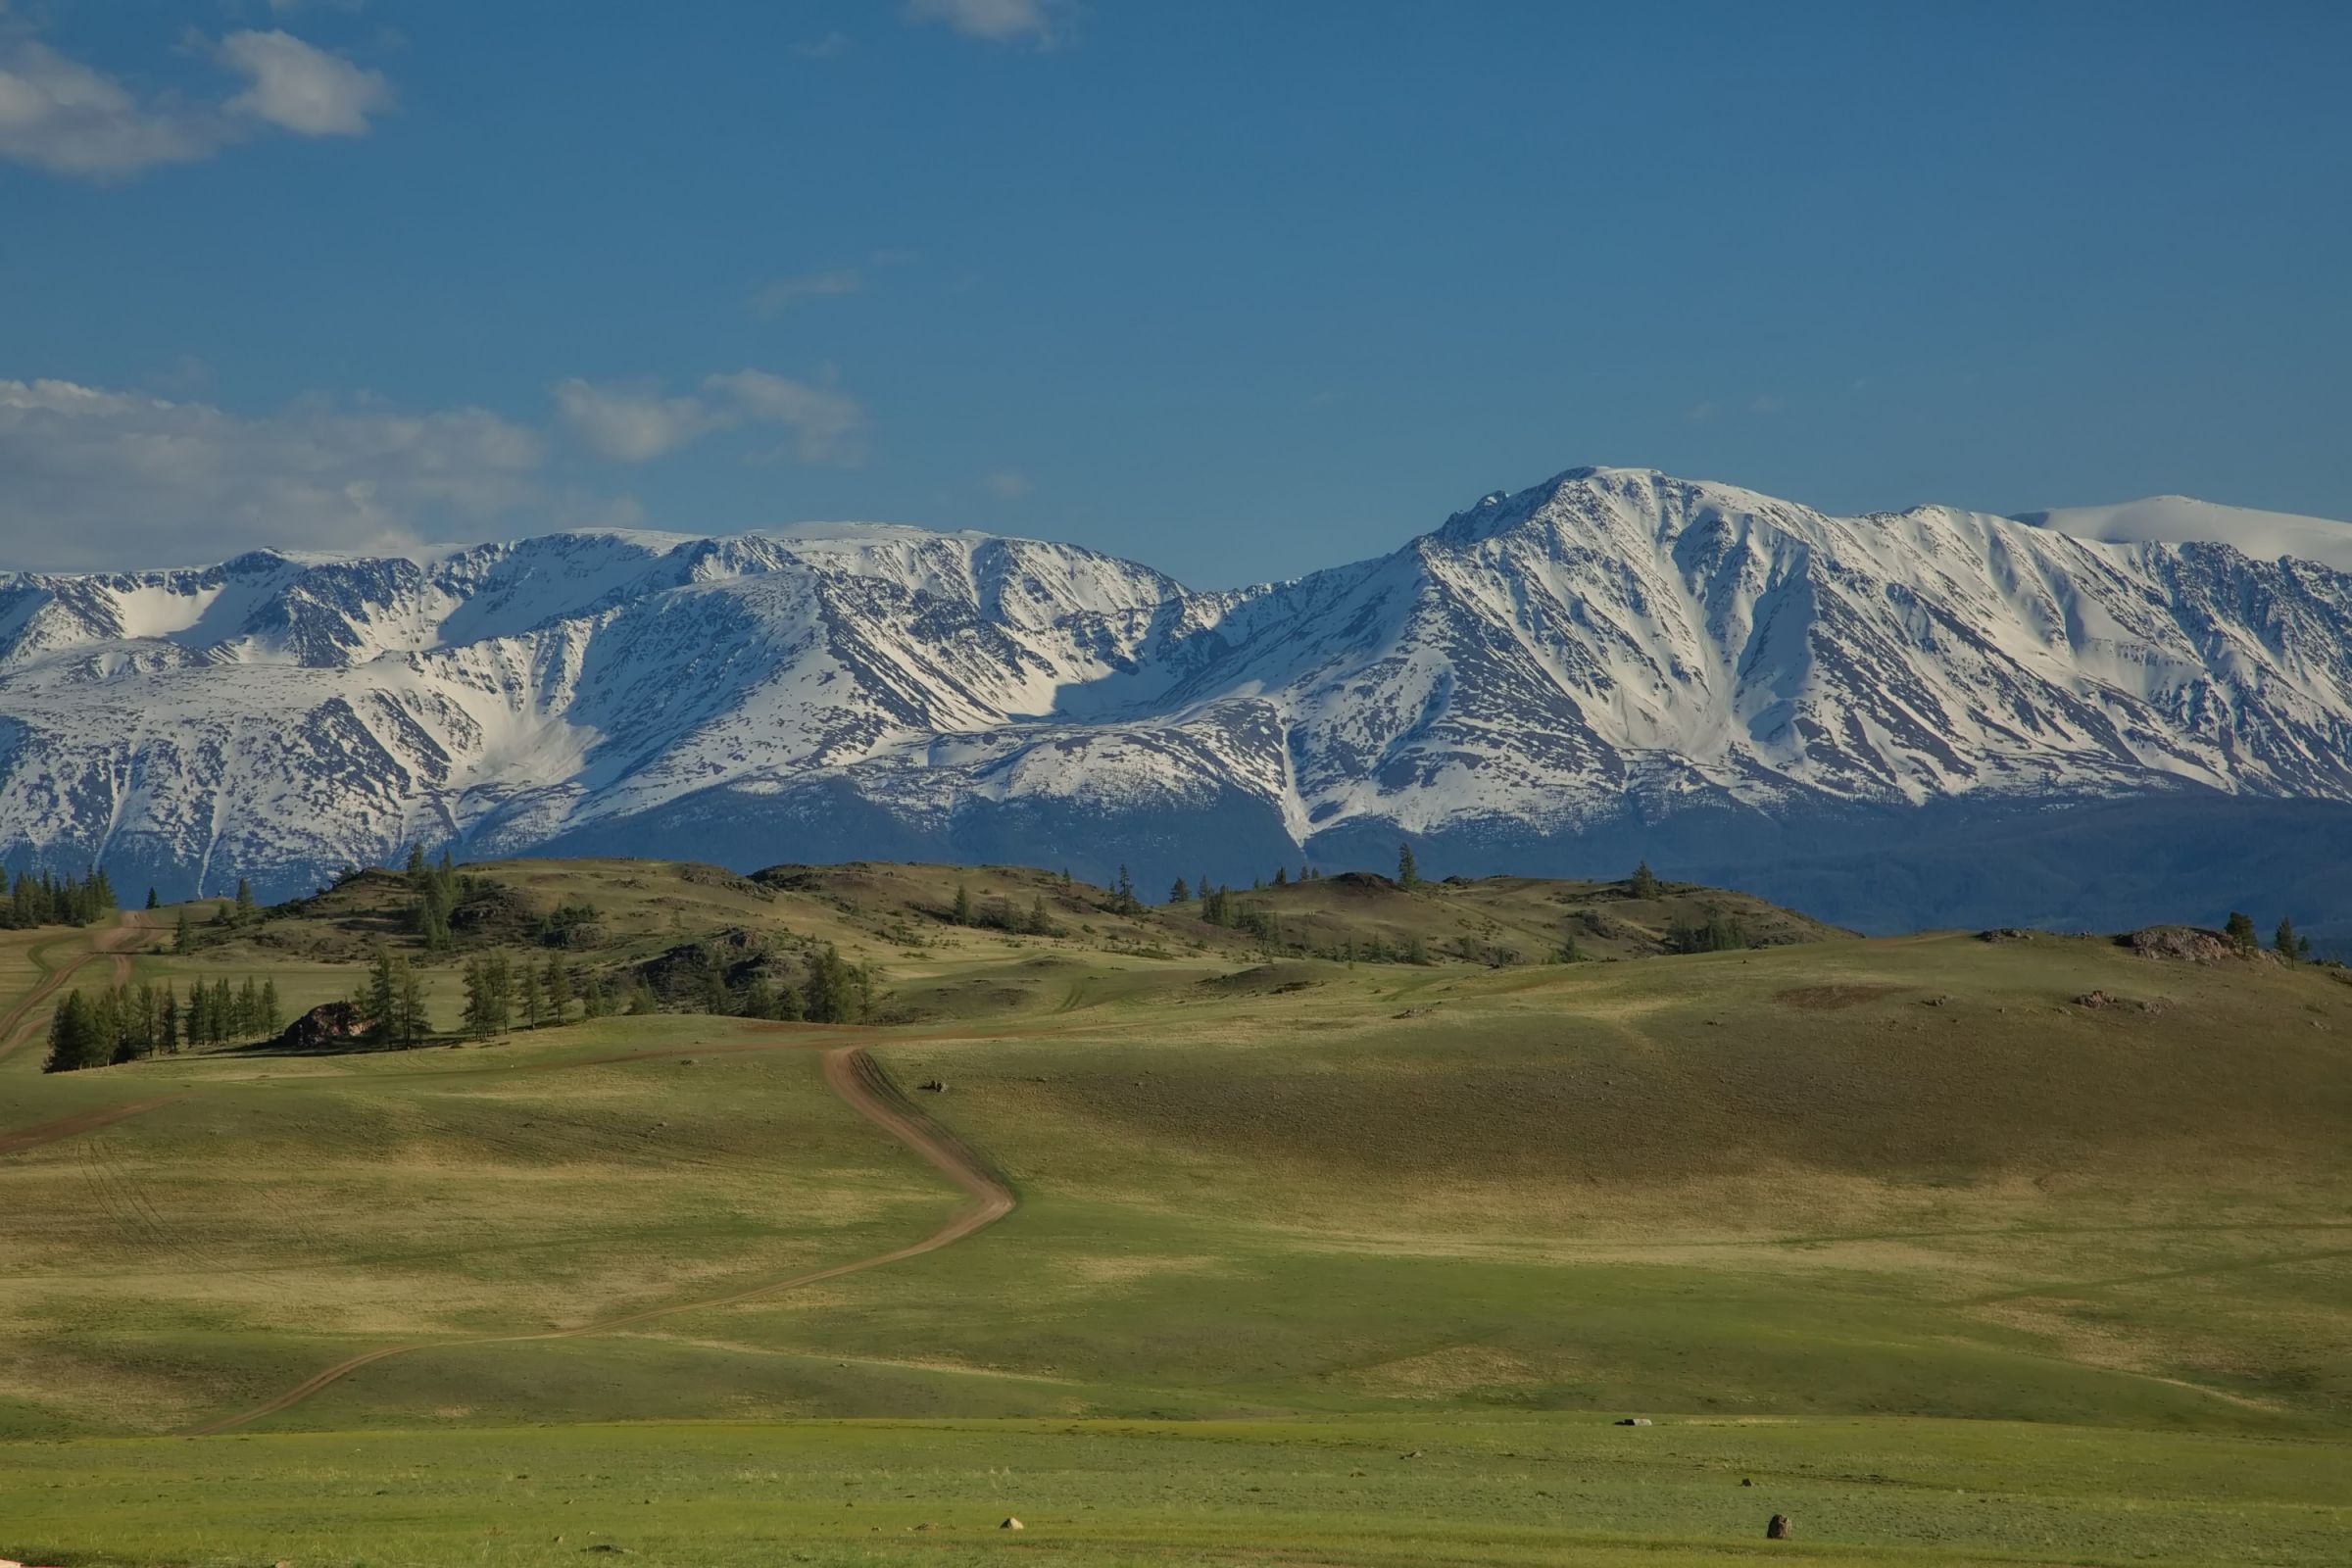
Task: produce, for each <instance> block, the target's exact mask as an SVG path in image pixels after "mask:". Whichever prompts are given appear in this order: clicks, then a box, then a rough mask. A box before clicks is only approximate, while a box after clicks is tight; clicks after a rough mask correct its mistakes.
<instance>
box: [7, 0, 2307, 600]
mask: <svg viewBox="0 0 2352 1568" xmlns="http://www.w3.org/2000/svg"><path fill="white" fill-rule="evenodd" d="M2347 59H2352V7H2346V6H2343V5H2340V4H2310V5H2301V4H2271V5H2259V4H2255V5H2231V6H2223V5H2219V4H2215V5H2166V4H2154V3H2136V4H2115V5H2099V4H2066V3H2044V4H2036V5H2019V6H2003V5H1997V4H1972V5H1966V6H1963V5H1957V4H1955V5H1950V6H1930V5H1924V4H1923V5H1886V4H1857V5H1850V6H1849V5H1798V4H1788V5H1778V6H1760V5H1753V4H1745V5H1721V6H1714V5H1675V4H1644V5H1639V6H1632V5H1627V6H1577V5H1570V4H1564V3H1561V4H1533V3H1530V4H1506V3H1500V0H1496V3H1491V4H1438V3H1428V4H1401V3H1384V0H1355V3H1350V4H1337V3H1330V4H1315V3H1308V0H1287V3H1265V0H1259V3H1254V4H1238V3H1237V4H1223V3H1218V0H1184V3H1181V4H1179V3H1175V0H1073V3H1068V4H1061V3H1054V0H913V3H910V4H902V3H899V0H866V3H858V4H852V3H834V4H827V3H818V0H810V3H806V4H789V3H784V4H765V5H753V4H742V5H726V4H718V3H715V0H711V3H689V4H679V5H675V6H669V7H660V8H656V7H648V6H643V5H622V4H596V3H584V0H571V3H557V0H545V3H525V0H500V3H499V4H497V5H495V6H492V5H485V4H479V3H431V0H415V3H402V0H368V3H365V4H355V3H351V0H307V3H295V4H288V3H284V0H280V3H278V4H275V5H271V4H268V3H265V0H240V3H233V4H179V5H165V4H157V3H142V0H108V3H105V4H99V3H79V0H45V3H39V4H31V3H27V0H15V3H14V4H13V5H12V4H6V3H4V0H0V297H4V298H5V299H6V300H7V301H8V308H7V309H6V311H5V312H0V552H4V554H5V556H6V557H7V558H8V559H6V560H5V561H0V564H5V565H74V564H93V563H103V564H120V565H146V564H170V563H178V562H185V561H196V560H204V559H213V558H217V557H218V556H220V555H222V554H225V553H228V552H231V551H233V550H235V549H238V548H243V547H247V546H252V545H260V544H312V545H316V546H318V547H320V548H348V547H355V546H371V545H381V544H398V543H400V542H402V541H405V540H413V539H442V538H464V539H472V538H483V537H494V536H500V535H508V534H515V533H522V532H532V531H539V530H543V529H546V528H549V527H553V526H558V525H563V524H566V523H580V522H595V521H630V520H638V521H641V522H642V523H643V524H644V525H646V526H652V527H663V528H676V529H686V530H693V531H719V530H726V529H734V528H741V527H750V526H760V525H765V524H774V523H784V522H790V521H795V520H800V519H806V518H817V517H833V518H839V517H861V518H881V519H888V520H896V521H908V522H919V523H924V524H929V525H933V526H940V527H966V526H968V527H980V528H987V529H992V530H998V531H1006V532H1018V533H1028V534H1035V535H1040V536H1045V537H1053V538H1066V539H1072V540H1076V541H1078V542H1081V543H1084V544H1089V545H1093V546H1096V547H1098V548H1102V549H1105V550H1110V551H1113V552H1117V553H1119V554H1123V555H1129V556H1133V557H1135V558H1137V559H1140V560H1144V561H1148V562H1151V563H1152V564H1156V565H1160V566H1162V567H1165V568H1167V569H1169V570H1172V571H1174V572H1175V573H1176V574H1178V575H1179V576H1181V577H1184V578H1186V579H1187V580H1189V581H1193V582H1195V583H1198V584H1201V585H1204V586H1215V585H1222V584H1230V583H1238V582H1243V581H1249V580H1254V579H1258V578H1263V577H1272V576H1281V575H1289V574H1294V573H1296V572H1299V571H1301V570H1305V569H1309V568H1311V567H1313V566H1316V565H1320V564H1330V563H1333V562H1336V561H1340V560H1345V559H1352V558H1355V557H1359V556H1363V555H1369V554H1372V553H1375V552H1378V551H1382V550H1386V549H1389V548H1392V547H1393V546H1395V545H1396V544H1397V543H1398V542H1400V541H1402V540H1403V539H1405V538H1407V537H1409V536H1410V535H1412V534H1414V533H1417V532H1420V531H1423V530H1425V529H1427V528H1429V527H1431V526H1434V525H1435V524H1436V523H1437V522H1439V521H1440V520H1442V519H1443V517H1444V516H1445V515H1446V513H1448V512H1450V511H1452V510H1454V509H1456V508H1458V507H1460V506H1463V505H1466V504H1468V503H1469V502H1470V501H1471V500H1473V499H1474V498H1476V497H1477V496H1478V495H1479V494H1481V493H1482V492H1484V491H1487V490H1490V489H1495V488H1504V487H1516V486H1519V485H1524V484H1529V483H1533V482H1535V481H1537V480H1539V479H1541V478H1543V477H1544V476H1545V475H1547V474H1550V473H1552V472H1555V471H1557V470H1559V469H1561V468H1564V467H1568V466H1574V465H1578V464H1585V463H1603V464H1636V465H1654V466H1660V467H1664V468H1668V469H1671V470H1673V471H1676V472H1680V473H1685V474H1691V475H1693V476H1701V477H1710V478H1720V479H1728V480H1732V481H1736V482H1739V483H1742V484H1746V485H1750V486H1752V487H1755V488H1757V489H1761V490H1765V491H1768V492H1772V493H1775V494H1780V495H1786V496H1789V497H1791V498H1793V499H1797V500H1801V501H1805V502H1808V503H1811V504H1814V505H1818V506H1821V507H1824V508H1826V509H1829V510H1833V511H1856V510H1863V509H1867V508H1876V507H1897V506H1903V505H1908V504H1911V503H1915V502H1922V501H1943V502H1949V503H1953V504H1958V505H1966V506H1973V507H1980V508H1984V509H1987V510H1993V511H2001V512H2013V511H2022V510H2027V509H2033V508H2041V507H2051V506H2068V505H2075V504H2082V503H2090V502H2100V501H2112V500H2120V499H2124V498H2127V497H2131V496H2137V495H2144V494H2150V493H2155V492H2166V491H2176V492H2182V493H2188V494H2194V495H2200V496H2204V497H2206V498H2208V499H2212V500H2217V501H2224V502H2229V503H2233V504H2237V505H2242V506H2253V507H2263V508H2270V509H2274V510H2279V511H2288V512H2303V513H2311V514H2316V515H2331V516H2337V517H2352V439H2347V430H2348V428H2352V92H2348V91H2347V89H2346V87H2345V85H2344V81H2343V75H2342V67H2343V63H2344V62H2345V61H2346V60H2347Z"/></svg>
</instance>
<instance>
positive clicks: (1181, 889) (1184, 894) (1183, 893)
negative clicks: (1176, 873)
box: [1168, 877, 1193, 904]
mask: <svg viewBox="0 0 2352 1568" xmlns="http://www.w3.org/2000/svg"><path fill="white" fill-rule="evenodd" d="M1192 901H1193V890H1192V889H1191V888H1188V887H1186V886H1185V885H1184V878H1182V877H1178V878H1177V879H1176V885H1175V886H1174V887H1172V888H1170V889H1168V902H1169V903H1170V904H1190V903H1191V902H1192Z"/></svg>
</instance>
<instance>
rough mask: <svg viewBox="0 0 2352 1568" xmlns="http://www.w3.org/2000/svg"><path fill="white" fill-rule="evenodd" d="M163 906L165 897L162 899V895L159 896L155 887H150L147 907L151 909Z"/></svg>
mask: <svg viewBox="0 0 2352 1568" xmlns="http://www.w3.org/2000/svg"><path fill="white" fill-rule="evenodd" d="M147 907H149V908H150V909H160V908H162V907H164V901H163V899H162V898H161V897H160V896H159V895H158V894H157V893H156V891H155V889H153V888H152V887H151V888H149V889H148V890H147Z"/></svg>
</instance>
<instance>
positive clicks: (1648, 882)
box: [1633, 860, 1658, 899]
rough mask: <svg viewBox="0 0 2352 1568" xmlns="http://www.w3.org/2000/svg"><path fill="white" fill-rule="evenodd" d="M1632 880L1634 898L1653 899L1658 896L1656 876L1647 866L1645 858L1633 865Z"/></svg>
mask: <svg viewBox="0 0 2352 1568" xmlns="http://www.w3.org/2000/svg"><path fill="white" fill-rule="evenodd" d="M1633 882H1634V897H1635V898H1637V899H1654V898H1656V897H1657V896H1658V876H1657V873H1656V872H1655V871H1652V870H1651V869H1650V868H1649V862H1648V861H1647V860H1643V861H1642V863H1641V864H1640V865H1637V866H1635V867H1634V878H1633Z"/></svg>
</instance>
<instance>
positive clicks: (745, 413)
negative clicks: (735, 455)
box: [703, 370, 866, 466]
mask: <svg viewBox="0 0 2352 1568" xmlns="http://www.w3.org/2000/svg"><path fill="white" fill-rule="evenodd" d="M703 387H704V390H705V391H707V392H710V393H711V394H713V395H715V396H717V397H720V398H723V399H727V400H731V401H732V403H733V405H734V408H735V411H736V412H737V413H738V414H739V415H740V416H741V417H743V418H745V419H749V420H755V421H757V422H759V423H761V424H780V425H784V426H786V427H787V428H789V429H790V430H791V431H792V440H791V442H790V443H789V444H788V445H787V446H784V447H779V448H771V449H770V450H768V451H765V452H762V453H759V454H756V456H758V457H760V459H762V460H768V461H772V460H774V459H777V458H785V457H789V458H790V459H791V460H792V461H793V462H795V463H837V464H842V465H845V466H854V465H856V464H858V463H859V462H862V461H863V460H864V457H865V422H866V421H865V410H864V409H862V408H860V407H859V406H858V400H857V399H855V398H853V397H851V396H850V395H849V394H847V393H846V392H836V391H834V390H833V389H832V388H831V387H822V386H810V385H809V383H807V382H806V381H794V380H791V379H789V378H787V377H785V376H781V375H770V374H768V373H767V372H766V371H765V370H737V371H736V372H735V373H734V374H732V375H714V376H711V378H710V379H708V380H706V381H705V382H704V383H703Z"/></svg>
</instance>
